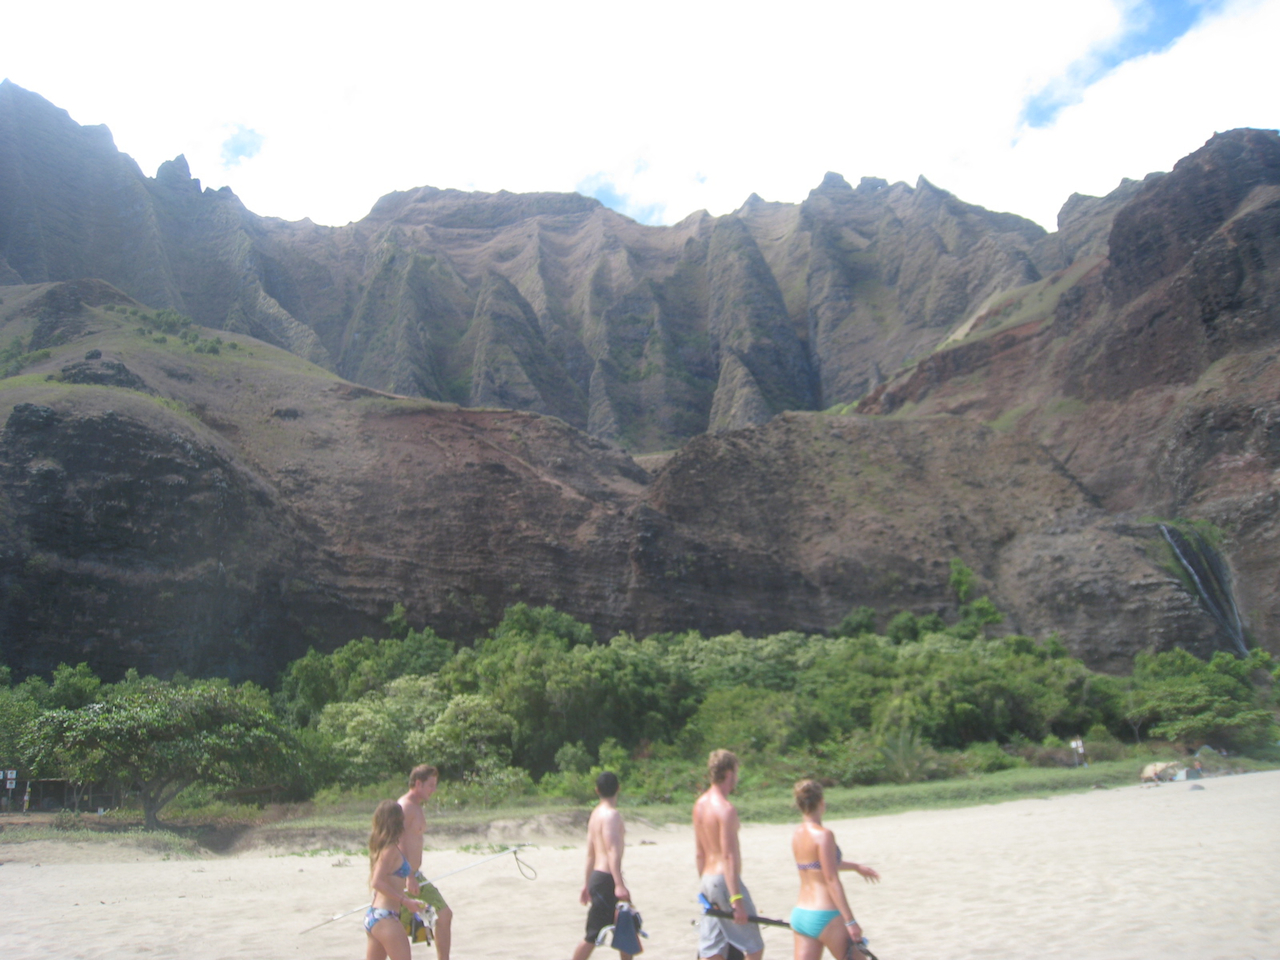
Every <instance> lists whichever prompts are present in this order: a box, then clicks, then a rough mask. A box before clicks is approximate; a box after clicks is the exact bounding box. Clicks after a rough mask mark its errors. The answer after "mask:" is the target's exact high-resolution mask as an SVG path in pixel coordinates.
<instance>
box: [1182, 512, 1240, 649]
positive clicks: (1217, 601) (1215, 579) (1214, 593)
mask: <svg viewBox="0 0 1280 960" xmlns="http://www.w3.org/2000/svg"><path fill="white" fill-rule="evenodd" d="M1160 532H1161V533H1162V534H1164V538H1165V540H1167V541H1168V543H1169V546H1170V547H1172V548H1173V555H1174V557H1176V558H1177V561H1178V564H1179V565H1180V566H1181V567H1182V569H1183V570H1185V571H1186V573H1187V576H1188V577H1190V578H1191V582H1192V583H1193V584H1194V585H1195V588H1196V594H1197V596H1198V598H1199V600H1200V605H1201V606H1202V607H1204V609H1205V611H1206V612H1207V613H1208V614H1209V615H1210V616H1211V617H1213V619H1214V620H1215V621H1217V623H1218V626H1220V627H1221V628H1222V630H1223V632H1224V633H1225V634H1226V635H1227V636H1228V637H1230V638H1231V641H1232V642H1233V643H1234V644H1235V646H1236V650H1237V652H1239V654H1240V656H1242V657H1247V656H1248V655H1249V644H1248V643H1247V642H1246V640H1245V635H1244V625H1243V624H1242V623H1241V622H1240V610H1239V608H1238V607H1237V606H1236V598H1235V593H1234V592H1233V591H1232V589H1231V573H1230V571H1229V570H1227V565H1226V564H1225V563H1223V562H1222V557H1221V556H1219V555H1218V551H1217V550H1215V549H1214V547H1213V544H1211V543H1210V542H1209V541H1208V540H1207V539H1206V538H1205V536H1204V534H1202V533H1201V532H1200V531H1199V530H1196V529H1194V528H1193V529H1191V530H1188V531H1183V530H1179V529H1177V528H1176V527H1169V526H1166V525H1165V524H1163V523H1162V524H1160Z"/></svg>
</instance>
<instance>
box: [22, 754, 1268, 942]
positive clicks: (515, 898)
mask: <svg viewBox="0 0 1280 960" xmlns="http://www.w3.org/2000/svg"><path fill="white" fill-rule="evenodd" d="M1202 785H1203V789H1194V788H1193V787H1192V785H1190V784H1187V783H1174V784H1166V785H1162V786H1159V787H1140V786H1132V787H1124V788H1120V789H1112V790H1097V791H1093V792H1091V793H1086V794H1072V795H1064V796H1057V797H1053V798H1050V799H1044V800H1019V801H1014V802H1010V803H1003V804H997V805H990V806H982V807H971V808H965V809H959V810H941V811H939V810H933V811H922V812H912V813H902V814H895V815H891V816H882V817H873V818H867V819H859V820H844V821H835V820H833V821H831V822H830V824H829V825H830V826H831V827H832V828H833V829H834V830H835V832H836V837H837V838H838V840H839V841H840V843H841V845H842V846H843V848H844V850H845V853H846V856H848V857H851V858H853V859H855V860H858V861H861V862H866V863H869V864H871V865H873V866H874V867H875V868H876V869H877V870H879V871H880V873H881V875H882V876H883V878H884V882H883V883H882V884H881V885H879V886H870V885H867V884H864V883H863V882H862V881H861V880H860V879H859V878H857V877H856V876H853V875H846V881H845V882H846V887H847V889H849V891H850V894H851V899H852V903H853V905H854V909H855V911H856V912H857V915H858V918H859V920H860V921H861V922H862V924H863V926H864V929H865V931H866V933H867V935H868V936H869V937H870V939H871V946H872V949H873V950H875V952H876V953H877V954H878V955H879V956H880V958H881V960H933V958H941V957H949V958H950V957H975V958H977V957H982V958H992V957H1037V958H1041V957H1064V958H1065V957H1075V958H1079V957H1085V958H1121V957H1124V958H1133V957H1148V956H1161V957H1172V958H1178V957H1187V958H1193V957H1194V958H1196V960H1208V958H1214V957H1221V958H1235V960H1239V958H1246V957H1257V958H1274V957H1280V915H1278V914H1277V911H1276V909H1275V904H1276V891H1277V890H1280V821H1278V819H1277V816H1276V811H1277V804H1278V802H1280V772H1269V773H1254V774H1247V775H1243V776H1235V777H1223V778H1218V779H1211V780H1206V781H1203V784H1202ZM791 830H792V827H791V826H790V825H781V824H780V825H763V826H758V825H748V826H746V827H744V828H743V833H742V845H743V853H744V862H745V870H744V878H745V880H746V882H747V884H748V886H749V887H750V888H751V891H752V893H753V895H754V897H755V900H756V903H757V905H758V907H759V909H760V910H761V912H762V913H764V914H766V915H769V916H777V917H784V918H785V916H786V915H787V913H788V912H789V911H790V908H791V905H792V902H793V897H794V895H795V890H796V877H795V870H794V866H793V865H792V864H791V857H790V845H789V838H790V833H791ZM509 833H510V828H507V830H506V831H505V834H509ZM499 834H504V832H503V831H497V830H496V831H495V835H494V836H493V838H492V839H494V840H501V839H508V837H507V836H506V835H505V834H504V835H499ZM528 839H531V840H533V841H534V842H535V843H536V844H537V845H536V846H534V847H531V848H528V849H527V850H526V851H525V852H524V854H523V856H524V859H525V860H526V861H527V862H528V863H529V864H530V865H532V866H533V867H534V868H535V869H536V870H537V874H538V876H537V879H536V880H533V881H530V880H526V879H524V878H522V877H521V876H520V874H519V873H518V871H517V869H516V866H515V864H514V862H513V861H512V859H511V858H509V857H504V858H502V859H499V860H495V861H493V862H491V863H486V864H483V865H480V866H477V867H476V868H475V869H472V870H467V871H466V872H463V873H459V874H457V875H456V876H454V877H451V878H449V879H447V880H445V881H444V882H442V884H441V888H442V890H443V891H444V893H445V895H446V897H447V898H448V899H449V901H450V903H451V905H452V906H453V908H454V911H455V913H456V920H455V934H454V937H455V941H454V942H455V949H454V956H455V957H456V958H458V960H472V958H476V960H478V958H510V960H565V958H567V957H568V956H569V955H570V953H571V951H572V950H573V948H574V946H575V944H576V942H577V941H578V939H579V938H580V937H581V936H582V925H583V920H584V918H585V910H584V909H583V908H582V907H580V906H579V905H578V901H577V895H578V890H579V889H580V886H581V883H582V870H583V857H584V847H583V844H582V838H581V837H577V836H572V837H570V836H565V837H555V836H551V837H548V836H546V835H545V834H544V835H539V836H530V837H528ZM429 842H430V841H429ZM441 845H443V844H442V842H441V841H437V843H436V844H433V846H441ZM482 855H483V854H481V853H476V852H466V851H460V850H456V849H437V850H433V851H431V852H430V853H429V854H428V857H427V861H426V864H425V867H426V869H427V872H428V873H429V874H430V875H432V876H439V875H440V874H443V873H445V872H447V871H449V870H453V869H456V868H457V867H460V866H465V865H467V864H469V863H475V862H476V861H477V860H479V859H480V857H481V856H482ZM0 860H3V861H4V863H3V865H0V903H3V913H4V917H3V920H0V956H3V957H5V958H6V960H11V958H27V957H32V958H34V957H55V956H56V957H72V958H117V957H145V958H169V957H174V958H184V960H205V958H207V960H223V958H232V957H246V958H248V957H255V958H281V957H307V958H310V960H355V958H359V957H363V955H364V932H363V930H362V929H361V926H360V916H359V914H353V915H352V916H350V917H346V918H344V919H341V920H338V921H336V922H333V923H330V924H328V925H326V926H324V927H321V928H320V929H318V930H314V931H312V932H309V933H305V934H302V933H300V931H301V930H303V928H305V927H309V926H311V925H313V924H316V923H319V922H320V921H322V920H324V919H326V918H328V917H330V916H332V915H333V914H335V913H337V912H340V911H342V910H346V909H349V908H352V907H355V906H357V905H360V904H362V903H367V893H366V886H365V883H366V878H367V870H368V868H367V861H365V859H364V858H363V857H360V856H349V855H348V856H343V855H335V854H328V855H298V854H283V855H282V854H279V853H276V854H268V853H264V852H261V851H259V852H255V853H246V854H242V855H238V856H231V857H222V858H208V859H189V858H188V859H170V860H163V859H161V858H160V855H157V854H155V853H149V852H144V851H141V850H137V849H135V848H131V847H126V846H116V845H113V844H97V843H94V844H59V843H47V842H32V843H0ZM624 869H625V872H626V876H627V881H628V884H629V885H630V887H631V890H632V893H633V894H634V895H635V897H636V904H637V906H638V907H639V909H640V910H641V912H642V914H643V916H644V922H645V929H646V930H647V931H648V933H649V934H650V939H649V940H648V941H647V945H646V950H645V956H647V957H652V958H654V960H666V958H671V960H675V958H679V960H689V958H690V957H692V956H693V954H694V952H695V947H696V938H695V931H694V930H693V927H692V925H691V921H692V919H693V917H694V908H693V898H694V896H695V894H696V880H697V878H696V877H695V875H694V867H693V841H692V835H691V832H690V830H689V828H688V827H687V826H684V825H672V826H668V827H665V828H657V827H652V826H648V825H645V824H643V823H639V822H635V820H634V819H633V821H632V822H631V823H630V825H629V829H628V846H627V851H626V859H625V862H624ZM791 936H792V935H791V933H790V932H789V931H787V930H781V929H769V928H766V932H765V944H766V948H765V955H766V957H768V956H773V957H783V956H787V957H789V956H791V951H792V943H791ZM596 955H597V956H602V957H608V956H616V954H613V953H612V951H609V950H607V948H603V947H602V948H600V949H599V950H598V951H597V954H596ZM415 956H416V957H418V958H424V957H429V958H434V956H435V953H434V950H432V949H430V948H426V947H422V946H419V947H416V948H415Z"/></svg>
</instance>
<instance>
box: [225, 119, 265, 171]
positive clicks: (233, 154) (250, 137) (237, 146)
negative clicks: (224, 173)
mask: <svg viewBox="0 0 1280 960" xmlns="http://www.w3.org/2000/svg"><path fill="white" fill-rule="evenodd" d="M264 139H265V138H264V137H263V136H262V134H260V133H259V132H258V131H257V130H250V129H249V128H248V127H246V126H245V125H244V124H242V123H238V124H236V132H235V133H233V134H232V135H231V136H229V137H227V139H225V140H223V141H222V165H223V166H224V167H235V166H239V164H240V161H241V160H249V159H251V158H253V157H256V156H257V155H258V151H260V150H261V149H262V142H263V140H264Z"/></svg>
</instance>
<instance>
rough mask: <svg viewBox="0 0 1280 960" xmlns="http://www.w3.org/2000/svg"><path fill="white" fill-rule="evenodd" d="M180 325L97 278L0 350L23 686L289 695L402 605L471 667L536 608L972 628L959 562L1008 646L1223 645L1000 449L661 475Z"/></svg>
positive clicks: (849, 436) (4, 570) (703, 468)
mask: <svg viewBox="0 0 1280 960" xmlns="http://www.w3.org/2000/svg"><path fill="white" fill-rule="evenodd" d="M135 311H136V312H135ZM162 319H163V318H162V317H157V316H156V315H155V314H154V313H151V312H149V311H147V310H146V309H144V308H141V307H139V306H137V305H136V304H135V302H134V301H132V300H130V299H129V298H128V297H126V296H125V295H123V294H121V293H120V292H119V291H117V290H115V289H114V288H112V287H110V286H108V285H106V284H104V283H101V282H96V281H82V282H78V283H75V284H52V285H35V286H21V287H10V288H8V289H7V290H6V291H5V295H4V298H3V302H0V324H3V327H2V328H0V336H3V337H17V338H19V340H20V342H25V343H28V344H31V343H43V344H47V346H45V347H44V348H43V350H41V351H37V352H35V353H32V354H29V355H28V356H27V357H26V358H25V362H26V366H25V368H24V369H23V370H22V372H21V374H20V375H18V376H14V377H10V378H9V379H7V380H4V381H2V382H0V383H2V388H0V418H3V423H4V427H3V430H0V496H2V497H3V504H4V511H3V520H4V523H3V527H2V528H0V588H2V589H3V591H4V596H5V604H4V607H3V610H4V614H3V619H2V620H0V642H2V644H3V652H4V657H5V658H6V660H7V661H8V662H10V663H12V664H14V665H15V666H16V667H18V668H19V670H20V671H26V670H48V669H49V668H51V667H52V666H54V665H56V663H58V662H60V661H69V662H76V661H79V660H82V659H84V660H88V661H89V662H90V663H92V664H94V665H95V667H97V668H99V669H101V670H104V671H105V672H107V673H108V674H115V673H119V672H120V671H122V670H123V669H124V668H125V667H127V666H136V667H139V668H141V669H146V670H156V671H160V672H167V671H171V670H174V669H182V670H184V671H187V672H190V673H216V674H222V675H229V676H233V677H242V676H253V677H257V678H259V679H269V678H270V677H271V676H272V675H273V673H274V671H276V670H278V669H279V668H280V667H281V666H282V665H283V664H284V663H285V662H287V660H288V659H289V658H291V657H293V656H297V655H299V654H300V653H301V652H303V651H304V650H305V649H306V647H307V646H308V645H316V646H319V647H321V648H328V647H332V646H334V645H336V644H338V643H341V642H344V641H345V640H346V639H349V638H350V637H352V636H356V635H359V634H360V633H362V632H374V631H377V630H378V629H379V626H378V621H379V620H380V618H381V617H383V616H385V615H386V613H387V612H388V611H389V609H390V606H391V604H392V603H393V602H397V601H399V602H403V603H405V605H406V606H407V608H408V609H409V612H410V616H411V618H412V619H413V620H414V621H415V622H419V623H429V624H431V625H432V626H434V627H435V628H436V629H438V630H440V631H441V632H443V633H445V634H446V635H449V636H453V637H455V638H457V639H460V640H464V641H466V640H470V639H471V638H473V637H475V636H477V635H478V634H479V633H481V632H482V631H483V630H484V629H485V628H486V627H487V626H489V625H491V624H492V623H493V622H495V620H496V619H497V618H498V617H499V616H500V615H501V611H502V610H503V609H504V608H505V607H506V606H507V605H508V604H511V603H515V602H518V601H527V602H531V603H535V604H547V603H550V604H554V605H556V606H557V607H559V608H561V609H564V610H566V611H568V612H571V613H573V614H575V615H576V616H579V617H581V618H583V619H586V620H589V621H590V622H592V623H593V624H595V625H596V626H597V627H598V628H599V629H600V630H601V631H603V632H608V631H614V630H631V631H635V632H637V633H641V634H647V633H650V632H653V631H660V630H674V629H687V628H699V629H702V630H706V631H722V630H723V631H727V630H734V629H741V630H744V631H749V632H753V633H761V632H767V631H776V630H783V629H791V628H798V629H807V630H821V629H825V628H828V627H830V626H831V625H832V624H834V623H835V622H837V621H838V620H839V619H840V618H841V616H843V614H844V613H846V612H847V611H848V610H849V608H850V607H852V606H854V605H856V604H867V605H870V606H873V607H875V608H876V609H878V610H879V611H881V613H882V614H883V616H884V617H886V618H887V617H888V616H889V615H891V614H892V613H893V612H895V611H896V610H899V609H912V610H915V611H917V612H921V613H923V612H940V613H943V614H944V615H946V616H953V615H954V613H955V611H954V598H952V597H951V596H950V595H949V592H948V589H947V585H946V584H947V574H948V570H947V562H948V561H949V560H950V559H951V558H952V557H957V556H958V557H961V558H963V559H964V560H965V561H966V562H967V563H969V564H970V565H971V566H973V567H974V569H975V570H976V571H977V572H978V575H979V577H980V581H981V583H982V585H983V586H984V588H985V589H988V590H989V591H990V592H991V593H992V595H993V596H994V597H996V599H997V600H998V602H1000V603H1001V604H1002V605H1003V606H1004V607H1005V608H1006V609H1007V610H1009V612H1010V614H1011V620H1010V622H1009V624H1008V625H1007V626H1008V628H1016V629H1024V630H1029V631H1036V632H1047V631H1049V630H1058V631H1060V632H1061V633H1062V634H1063V636H1064V638H1065V639H1066V640H1067V641H1068V642H1069V643H1070V644H1071V646H1072V647H1073V648H1074V649H1076V650H1077V652H1079V653H1081V654H1082V655H1084V656H1086V657H1087V658H1088V659H1089V660H1090V661H1091V662H1094V663H1097V664H1102V665H1109V666H1115V667H1122V666H1123V664H1124V663H1125V662H1127V659H1128V658H1129V657H1130V656H1131V655H1132V653H1133V652H1135V651H1136V650H1137V649H1141V648H1143V647H1145V646H1147V645H1149V644H1151V643H1155V644H1157V645H1161V646H1165V645H1169V644H1173V643H1178V644H1182V645H1184V646H1188V647H1190V648H1192V649H1196V650H1198V651H1201V652H1206V651H1210V650H1212V649H1213V648H1214V644H1215V642H1216V641H1215V638H1214V627H1213V624H1212V623H1211V622H1210V621H1208V619H1207V618H1206V617H1205V616H1204V615H1203V614H1201V613H1200V612H1198V610H1197V608H1196V606H1195V602H1194V600H1193V599H1192V598H1190V597H1188V595H1187V594H1186V592H1185V591H1184V590H1183V589H1181V587H1180V586H1179V585H1178V584H1177V582H1176V580H1174V579H1172V578H1171V577H1169V576H1168V575H1167V574H1165V573H1163V572H1162V571H1161V569H1160V568H1159V566H1158V564H1157V562H1156V561H1155V560H1153V559H1152V557H1151V546H1152V543H1153V536H1154V534H1153V533H1152V531H1150V530H1143V529H1138V528H1134V527H1133V526H1132V525H1129V526H1125V525H1123V524H1117V523H1116V522H1115V520H1114V518H1111V517H1109V516H1108V515H1107V513H1106V511H1105V510H1104V509H1102V508H1101V507H1100V505H1099V504H1098V503H1097V502H1096V501H1095V499H1094V498H1093V497H1092V495H1091V494H1090V493H1089V491H1088V490H1086V489H1085V488H1084V487H1083V486H1082V485H1081V484H1080V483H1079V482H1077V481H1076V480H1075V479H1074V478H1073V477H1072V476H1071V475H1070V474H1069V473H1067V471H1065V470H1063V469H1062V467H1061V465H1060V464H1059V463H1058V462H1057V461H1056V460H1055V459H1054V458H1053V457H1052V456H1051V455H1050V454H1049V453H1048V452H1047V451H1046V450H1045V449H1044V448H1043V447H1042V446H1041V445H1040V444H1038V443H1036V442H1034V441H1028V440H1021V439H1016V438H1014V437H1011V436H1008V435H1006V434H1003V433H1001V432H1000V431H998V430H993V429H991V428H990V427H987V426H983V425H981V424H976V423H972V424H971V423H964V422H952V421H941V420H922V421H918V422H905V421H902V422H900V421H896V420H892V419H877V418H867V417H859V416H831V415H827V414H820V413H799V412H796V413H787V414H784V415H782V416H780V417H775V418H774V419H772V420H771V421H770V422H769V423H768V424H766V425H765V426H763V427H758V428H750V429H745V430H738V431H728V432H725V433H722V434H719V435H716V436H714V437H712V436H707V437H703V438H700V439H696V440H694V441H693V442H691V443H690V444H688V445H686V447H685V448H684V449H683V450H681V451H680V452H679V453H677V454H676V455H675V456H674V457H672V458H671V459H670V460H669V461H668V462H667V463H666V465H665V467H663V468H662V469H661V470H660V471H659V472H657V473H656V474H650V473H647V472H646V471H644V470H642V469H640V468H639V467H638V466H637V465H636V463H635V462H634V461H632V460H631V459H630V458H629V457H627V456H626V455H625V454H623V453H622V452H620V451H619V450H617V449H616V448H614V447H612V446H610V445H608V444H605V443H603V442H602V441H600V440H597V439H595V438H592V437H590V436H589V435H588V434H586V433H584V432H581V431H579V430H576V429H574V428H573V427H570V426H568V425H567V424H565V423H563V422H562V421H560V420H558V419H555V418H548V417H542V416H538V415H535V414H530V413H525V412H520V411H511V410H473V409H466V408H463V407H460V406H457V405H455V404H442V403H439V402H434V401H427V400H422V399H415V398H410V397H403V396H394V395H389V394H383V393H379V392H377V391H372V390H369V389H368V388H364V387H360V386H357V385H354V384H350V383H348V382H346V381H342V380H339V379H337V378H335V377H333V376H332V375H330V374H327V373H326V372H325V371H323V370H321V369H320V368H317V367H315V366H313V365H311V364H308V363H306V362H305V361H302V360H300V359H298V358H296V357H293V356H291V355H290V354H288V353H285V352H283V351H280V350H278V349H277V348H274V347H271V346H269V345H267V344H263V343H261V342H260V341H255V340H253V339H251V338H247V337H246V338H234V339H231V338H228V339H226V340H224V341H223V342H222V343H221V344H220V345H219V349H218V351H217V352H206V348H207V347H209V346H210V345H216V344H217V341H216V340H212V339H209V338H211V337H212V336H213V333H214V332H213V331H209V330H202V331H200V333H199V334H198V335H195V334H192V333H191V331H189V330H188V331H184V333H185V334H187V335H186V336H182V337H179V336H174V335H172V334H169V335H166V334H164V333H162V332H159V325H158V324H159V322H160V321H162ZM197 348H198V349H197Z"/></svg>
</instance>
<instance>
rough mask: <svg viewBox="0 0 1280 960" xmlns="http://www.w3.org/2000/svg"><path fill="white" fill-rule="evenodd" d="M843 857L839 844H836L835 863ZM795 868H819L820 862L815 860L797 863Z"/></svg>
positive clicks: (820, 866) (820, 867)
mask: <svg viewBox="0 0 1280 960" xmlns="http://www.w3.org/2000/svg"><path fill="white" fill-rule="evenodd" d="M843 859H844V854H843V853H841V852H840V844H838V843H837V844H836V863H837V864H838V863H840V861H841V860H843ZM796 869H797V870H821V869H822V864H821V863H820V862H819V861H817V860H815V861H813V863H797V864H796Z"/></svg>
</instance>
